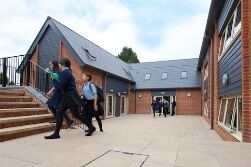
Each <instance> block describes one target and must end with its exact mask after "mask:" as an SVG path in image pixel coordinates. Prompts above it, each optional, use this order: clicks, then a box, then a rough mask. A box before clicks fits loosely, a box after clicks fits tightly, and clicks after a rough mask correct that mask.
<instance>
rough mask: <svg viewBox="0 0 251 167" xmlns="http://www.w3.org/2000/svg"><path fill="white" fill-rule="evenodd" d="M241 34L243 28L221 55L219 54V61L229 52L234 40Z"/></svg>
mask: <svg viewBox="0 0 251 167" xmlns="http://www.w3.org/2000/svg"><path fill="white" fill-rule="evenodd" d="M240 34H241V30H239V31H238V32H237V33H236V35H235V36H234V37H233V40H232V41H231V42H230V44H229V45H228V46H227V48H226V49H224V51H223V52H222V53H221V54H220V56H218V63H219V62H220V60H221V59H222V58H223V57H224V56H225V54H226V53H227V51H228V50H229V49H230V48H231V46H232V45H233V44H234V42H235V41H236V40H237V39H238V37H239V36H240Z"/></svg>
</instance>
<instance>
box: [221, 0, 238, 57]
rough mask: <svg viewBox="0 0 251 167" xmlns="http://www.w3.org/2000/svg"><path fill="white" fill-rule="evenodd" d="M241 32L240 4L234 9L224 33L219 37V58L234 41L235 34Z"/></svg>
mask: <svg viewBox="0 0 251 167" xmlns="http://www.w3.org/2000/svg"><path fill="white" fill-rule="evenodd" d="M240 30H241V3H239V5H238V6H237V8H236V9H235V11H234V13H233V15H232V17H231V19H230V20H229V22H228V24H227V26H226V29H225V31H224V32H223V34H222V36H221V46H220V51H219V52H220V53H219V57H221V56H222V54H223V52H225V51H226V50H227V48H228V47H229V46H230V44H231V43H232V41H233V40H234V39H235V37H236V36H237V34H238V33H239V32H240Z"/></svg>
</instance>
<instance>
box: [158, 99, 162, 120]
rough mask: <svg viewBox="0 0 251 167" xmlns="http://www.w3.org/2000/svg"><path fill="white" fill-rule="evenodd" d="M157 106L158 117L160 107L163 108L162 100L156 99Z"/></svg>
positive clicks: (160, 110) (160, 111)
mask: <svg viewBox="0 0 251 167" xmlns="http://www.w3.org/2000/svg"><path fill="white" fill-rule="evenodd" d="M157 108H158V111H159V117H160V116H161V113H162V108H163V102H162V101H157Z"/></svg>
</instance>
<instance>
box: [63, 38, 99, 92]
mask: <svg viewBox="0 0 251 167" xmlns="http://www.w3.org/2000/svg"><path fill="white" fill-rule="evenodd" d="M60 51H61V57H66V58H68V59H70V61H71V69H72V72H73V75H74V77H75V79H76V84H77V89H78V91H81V89H82V85H83V84H84V83H83V80H82V73H89V74H91V75H92V80H93V82H94V83H95V84H97V85H98V86H100V87H101V88H102V87H103V73H102V72H100V71H97V70H95V69H92V68H90V67H83V68H81V67H79V65H78V64H77V62H76V61H75V60H74V58H73V56H72V55H71V53H70V52H69V51H68V50H67V48H66V47H65V46H64V44H63V43H61V45H60Z"/></svg>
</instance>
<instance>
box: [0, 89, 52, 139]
mask: <svg viewBox="0 0 251 167" xmlns="http://www.w3.org/2000/svg"><path fill="white" fill-rule="evenodd" d="M52 118H53V115H52V114H51V113H50V112H49V111H48V109H47V108H45V107H43V106H42V105H41V104H40V103H38V102H36V101H35V100H34V99H33V98H32V97H31V96H30V95H28V94H27V93H25V91H24V90H14V91H13V90H4V91H3V90H0V142H2V141H7V140H11V139H16V138H21V137H24V136H30V135H34V134H38V133H44V132H48V131H52V130H53V128H54V125H53V124H50V123H48V122H49V121H50V120H51V119H52Z"/></svg>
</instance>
